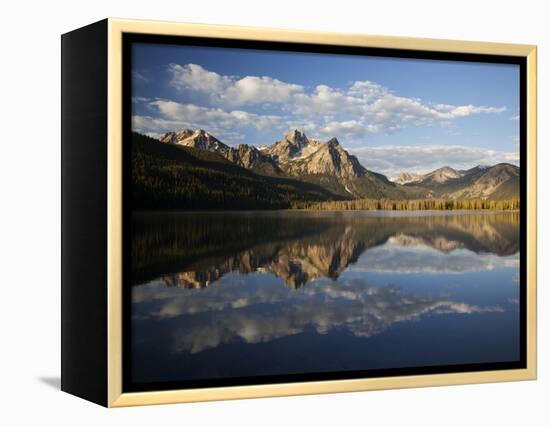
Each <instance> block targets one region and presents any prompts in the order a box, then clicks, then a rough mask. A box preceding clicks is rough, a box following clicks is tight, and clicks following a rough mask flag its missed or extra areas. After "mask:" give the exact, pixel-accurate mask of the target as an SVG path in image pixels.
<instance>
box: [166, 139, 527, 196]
mask: <svg viewBox="0 0 550 426" xmlns="http://www.w3.org/2000/svg"><path fill="white" fill-rule="evenodd" d="M160 141H161V142H164V143H167V144H171V145H177V146H182V147H188V148H194V149H198V150H206V151H210V152H213V153H216V154H218V155H220V156H222V157H223V158H225V159H226V160H228V161H229V162H231V163H233V164H236V165H238V166H240V167H242V168H244V169H247V170H251V171H253V172H255V173H257V174H259V175H264V176H273V177H287V178H292V179H298V180H300V181H303V182H308V183H311V184H314V185H319V186H321V187H323V188H325V189H327V190H329V191H330V192H331V193H333V194H334V195H335V196H339V197H343V198H351V199H353V198H393V199H411V198H427V197H440V198H449V199H472V198H488V199H495V200H498V199H504V198H512V197H518V196H519V167H517V166H514V165H512V164H508V163H500V164H496V165H494V166H476V167H474V168H472V169H469V170H455V169H453V168H451V167H449V166H446V167H442V168H439V169H437V170H434V171H432V172H430V173H427V174H423V175H421V174H414V173H406V172H403V173H401V174H399V175H398V176H396V177H395V178H393V179H391V180H390V179H388V178H387V177H386V176H384V175H382V174H380V173H376V172H374V171H371V170H368V169H366V168H365V167H364V166H363V165H361V163H360V162H359V160H358V159H357V157H355V156H354V155H351V154H350V153H348V151H346V150H345V149H344V148H343V147H342V146H341V145H340V143H339V142H338V139H337V138H331V139H330V140H328V141H327V142H321V141H319V140H317V139H313V138H309V137H308V136H307V135H306V134H305V133H304V132H303V131H300V130H298V129H294V130H292V131H290V132H289V133H287V134H286V135H285V136H284V137H283V138H282V139H281V140H278V141H275V142H274V143H273V144H271V145H267V146H266V145H263V146H259V147H258V148H257V147H255V146H252V145H246V144H241V145H238V146H236V147H231V146H229V145H226V144H224V143H223V142H221V141H220V140H219V139H217V138H216V137H214V136H213V135H211V134H210V133H209V132H207V131H205V130H203V129H195V130H190V129H185V130H181V131H178V132H168V133H166V134H165V135H163V136H162V137H161V138H160Z"/></svg>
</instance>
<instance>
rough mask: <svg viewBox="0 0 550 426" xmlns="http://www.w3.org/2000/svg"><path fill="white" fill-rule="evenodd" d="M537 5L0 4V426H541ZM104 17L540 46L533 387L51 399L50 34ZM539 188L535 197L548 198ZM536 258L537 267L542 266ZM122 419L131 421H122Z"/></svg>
mask: <svg viewBox="0 0 550 426" xmlns="http://www.w3.org/2000/svg"><path fill="white" fill-rule="evenodd" d="M545 3H546V2H544V1H526V0H523V1H517V0H516V1H513V2H507V1H505V0H501V1H481V0H477V1H466V0H461V1H453V2H445V1H442V0H440V1H419V0H403V1H390V0H385V1H376V2H368V1H366V0H362V1H357V2H352V1H346V0H337V1H327V2H322V0H317V1H315V2H306V1H302V2H300V1H299V0H288V1H287V0H267V1H263V2H262V1H261V0H256V1H253V2H245V1H238V0H226V1H214V0H195V1H191V0H187V1H185V0H181V1H174V2H169V1H163V0H153V1H139V0H134V1H117V2H115V1H100V0H92V1H85V0H84V1H72V2H63V3H62V2H54V1H53V0H52V1H36V2H30V1H23V0H19V1H7V0H4V1H3V2H2V3H1V5H0V12H1V13H0V16H1V17H2V23H1V25H0V31H1V33H2V38H1V40H2V42H1V50H0V52H1V54H0V63H1V65H0V77H1V78H0V84H1V91H0V108H1V114H0V123H1V127H2V132H1V137H0V141H1V146H0V162H1V166H0V185H1V198H0V200H1V201H0V217H1V218H2V220H0V227H1V228H0V231H1V232H0V241H1V246H0V247H1V250H2V252H1V259H2V263H1V270H0V271H1V277H2V283H1V286H2V290H3V291H2V298H1V299H0V304H1V307H0V316H1V318H0V327H1V329H0V330H1V350H0V361H1V362H0V373H1V374H0V393H1V395H0V423H2V424H5V425H11V424H23V423H25V424H41V423H50V422H56V423H60V424H72V423H74V424H79V425H87V424H93V425H108V424H122V422H125V423H127V424H132V425H137V424H148V425H150V424H154V423H156V424H176V423H182V422H185V423H186V424H201V425H210V424H233V423H234V424H239V425H243V424H254V425H258V424H268V425H271V424H274V425H275V424H281V423H284V424H289V425H291V424H347V423H348V422H351V423H371V424H378V423H381V422H384V423H387V424H395V425H400V424H422V425H442V424H444V425H461V426H463V425H477V424H498V425H503V424H504V425H508V424H513V425H517V424H530V425H539V424H541V425H542V424H546V425H547V424H550V423H549V422H550V412H549V411H550V410H549V407H548V405H549V402H550V396H549V395H550V385H549V381H550V377H549V371H548V367H549V362H548V357H549V356H550V354H549V348H548V339H546V338H545V335H547V333H548V327H547V324H548V320H549V310H550V303H549V300H548V297H549V292H548V289H547V288H546V286H545V284H546V283H545V281H547V280H548V274H549V271H548V267H546V265H545V263H546V264H548V261H549V259H548V258H546V259H545V255H546V254H547V250H546V249H547V248H548V244H550V243H548V241H550V240H548V239H547V240H546V242H543V240H544V237H549V234H548V232H549V226H550V224H548V222H547V221H545V220H544V216H545V214H547V212H548V208H547V207H548V202H549V196H548V193H547V192H546V191H545V182H547V183H548V182H549V178H550V169H549V168H548V166H546V167H544V165H545V164H547V163H548V161H549V160H550V157H549V155H550V153H549V150H548V147H547V146H546V144H545V141H546V137H547V131H546V130H547V126H546V123H547V121H546V120H547V118H548V114H549V108H550V105H549V102H550V98H549V93H548V86H547V80H546V79H545V76H546V75H548V73H549V72H550V64H549V57H548V56H547V54H546V53H547V49H549V48H550V39H549V35H550V31H549V30H548V26H549V23H548V16H549V14H548V12H547V11H545V10H544V6H545ZM107 16H113V17H124V18H143V19H158V20H171V21H183V22H185V21H187V22H204V23H223V24H235V25H255V26H265V27H283V28H296V29H306V30H307V29H311V30H323V31H337V32H356V33H371V34H382V35H403V36H418V37H435V38H451V39H467V40H484V41H496V42H514V43H530V44H537V45H538V46H539V167H540V169H539V183H540V191H539V238H540V239H539V293H538V294H539V380H538V381H537V382H523V383H502V384H488V385H469V386H455V387H443V388H428V389H413V390H397V391H381V392H366V393H355V394H338V395H322V396H306V397H293V398H272V399H262V400H245V401H224V402H216V403H202V404H188V405H172V406H155V407H141V408H131V409H114V410H107V409H104V408H100V407H98V406H95V405H93V404H91V403H88V402H86V401H83V400H80V399H78V398H76V397H73V396H70V395H67V394H64V393H62V392H60V391H58V390H57V389H56V387H57V386H58V383H59V371H60V368H59V357H60V350H59V347H60V332H59V327H60V326H59V323H60V314H59V311H60V304H59V298H60V34H62V33H64V32H67V31H69V30H72V29H75V28H78V27H80V26H83V25H86V24H88V23H91V22H94V21H97V20H100V19H102V18H105V17H107ZM546 189H547V188H546ZM545 261H546V262H545ZM129 422H131V423H129Z"/></svg>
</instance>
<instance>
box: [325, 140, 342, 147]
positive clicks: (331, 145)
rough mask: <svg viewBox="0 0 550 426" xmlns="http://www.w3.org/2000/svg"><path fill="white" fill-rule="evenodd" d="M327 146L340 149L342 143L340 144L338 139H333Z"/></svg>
mask: <svg viewBox="0 0 550 426" xmlns="http://www.w3.org/2000/svg"><path fill="white" fill-rule="evenodd" d="M327 146H329V147H331V148H340V142H338V139H336V138H331V139H330V140H329V141H328V142H327Z"/></svg>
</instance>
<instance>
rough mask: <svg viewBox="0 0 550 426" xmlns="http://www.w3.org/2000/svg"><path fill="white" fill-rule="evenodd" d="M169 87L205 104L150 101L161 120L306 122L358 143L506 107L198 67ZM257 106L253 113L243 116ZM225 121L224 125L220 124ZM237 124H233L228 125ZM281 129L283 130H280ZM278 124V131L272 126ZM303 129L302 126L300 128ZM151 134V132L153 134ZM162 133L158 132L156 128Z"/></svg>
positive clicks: (360, 84) (175, 72)
mask: <svg viewBox="0 0 550 426" xmlns="http://www.w3.org/2000/svg"><path fill="white" fill-rule="evenodd" d="M168 72H169V74H170V76H171V77H170V83H169V84H170V85H171V86H172V87H173V88H175V89H176V90H177V91H178V92H180V95H185V93H189V94H191V95H192V94H195V95H196V94H200V96H201V98H200V99H201V100H202V101H204V102H206V103H207V105H201V106H198V105H193V104H190V103H178V102H175V101H174V100H160V101H154V102H151V103H150V105H153V106H156V107H157V109H158V111H159V112H160V113H161V114H164V115H165V116H164V117H163V118H165V119H166V118H168V119H174V118H176V117H177V119H178V120H183V121H187V122H190V123H196V122H201V123H207V124H208V125H207V126H206V127H208V128H209V130H211V131H212V129H211V127H212V125H217V126H218V127H223V128H228V127H233V128H234V127H239V126H241V125H242V124H243V122H249V123H250V122H252V121H254V122H255V123H257V124H255V123H252V124H253V126H254V127H256V128H257V129H261V130H264V129H267V128H269V129H274V128H277V129H278V128H279V127H281V128H284V129H285V130H287V129H288V128H290V123H291V122H294V123H305V126H307V127H308V129H307V130H310V131H311V132H314V134H319V135H323V136H336V137H340V138H342V139H344V140H345V139H355V140H357V139H360V138H362V137H364V136H366V135H368V134H369V133H370V134H375V133H388V134H389V133H394V132H397V131H399V130H401V129H403V128H405V127H408V126H422V125H428V124H432V123H434V122H440V123H448V122H452V121H454V120H456V119H460V118H464V117H468V116H471V115H476V114H498V113H501V112H503V111H505V109H506V108H505V107H501V106H498V107H495V106H479V105H472V104H467V105H451V104H442V103H440V104H435V105H432V104H430V103H427V102H424V101H423V100H421V99H417V98H410V97H403V96H398V95H396V94H395V93H393V92H392V91H391V90H390V89H389V88H387V87H384V86H382V85H380V84H378V83H376V82H373V81H369V80H362V81H354V82H351V83H350V84H349V85H348V86H347V87H344V88H337V87H330V86H328V85H326V84H319V85H317V86H316V87H315V88H313V89H312V90H306V88H305V87H304V86H302V85H300V84H295V83H292V82H285V81H281V80H278V79H276V78H273V77H270V76H254V75H247V76H244V77H236V76H230V75H222V74H219V73H217V72H214V71H211V70H208V69H206V68H204V67H202V66H201V65H198V64H192V63H189V64H184V65H180V64H170V65H169V66H168ZM267 105H271V106H272V108H274V109H275V110H276V111H278V113H277V115H278V116H279V117H284V118H285V120H286V123H287V125H286V126H283V125H282V124H281V123H280V121H279V119H277V120H275V121H274V117H273V115H272V114H269V115H265V114H263V113H260V112H259V111H258V107H261V108H263V109H265V107H266V106H267ZM253 107H256V109H255V110H254V113H252V112H250V111H249V112H245V111H246V110H247V108H253ZM220 117H221V119H222V121H223V122H224V124H223V126H220V125H219V124H218V121H217V120H218V119H220ZM230 121H234V124H233V126H230V124H229V122H230ZM277 125H279V127H276V126H277ZM274 126H275V127H274ZM302 127H304V126H302ZM151 131H153V130H151ZM156 131H157V132H158V130H156Z"/></svg>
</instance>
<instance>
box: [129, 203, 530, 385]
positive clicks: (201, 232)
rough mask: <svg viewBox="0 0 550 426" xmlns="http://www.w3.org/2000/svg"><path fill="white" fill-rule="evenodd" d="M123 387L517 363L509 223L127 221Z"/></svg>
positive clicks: (204, 217)
mask: <svg viewBox="0 0 550 426" xmlns="http://www.w3.org/2000/svg"><path fill="white" fill-rule="evenodd" d="M132 226H133V230H132V233H133V240H132V281H133V285H132V292H131V297H132V301H131V333H132V335H131V336H132V345H131V351H132V353H131V359H132V363H131V365H132V367H131V376H132V381H133V382H134V383H151V382H165V381H174V380H198V379H211V378H231V377H243V376H264V375H279V374H303V373H320V372H331V371H346V370H348V371H352V370H370V369H386V368H397V367H415V366H434V365H453V364H469V363H488V362H491V363H492V362H507V361H518V360H519V357H520V344H519V329H520V316H519V304H518V301H519V294H520V292H519V214H517V213H502V214H501V213H495V214H486V213H484V214H482V213H476V212H468V213H452V214H441V213H435V212H434V213H429V212H428V213H427V212H422V213H411V212H408V213H407V214H406V215H404V214H396V213H387V212H319V213H317V212H297V211H288V212H286V211H282V212H217V213H155V214H152V213H151V214H145V213H144V214H135V215H134V218H133V225H132Z"/></svg>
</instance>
